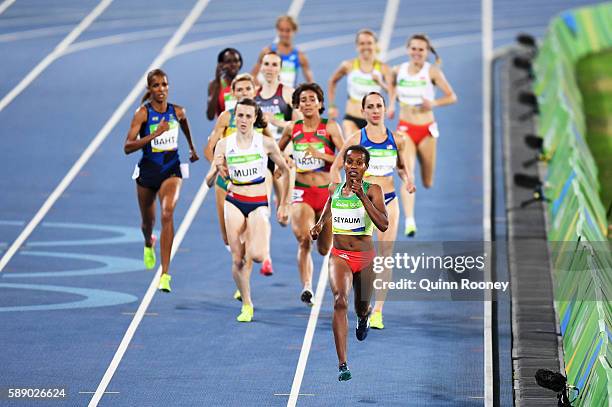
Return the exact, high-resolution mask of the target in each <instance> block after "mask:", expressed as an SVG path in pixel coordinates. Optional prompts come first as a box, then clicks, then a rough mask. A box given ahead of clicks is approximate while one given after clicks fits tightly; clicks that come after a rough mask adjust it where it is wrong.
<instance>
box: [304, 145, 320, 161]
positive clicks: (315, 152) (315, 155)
mask: <svg viewBox="0 0 612 407" xmlns="http://www.w3.org/2000/svg"><path fill="white" fill-rule="evenodd" d="M306 154H307V155H306V157H308V156H310V157H312V158H321V152H320V151H319V150H317V149H316V148H314V147H313V146H311V145H310V144H309V145H308V147H306Z"/></svg>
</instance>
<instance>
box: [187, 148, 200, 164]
mask: <svg viewBox="0 0 612 407" xmlns="http://www.w3.org/2000/svg"><path fill="white" fill-rule="evenodd" d="M199 159H200V157H198V153H197V152H196V151H195V150H189V161H191V162H192V163H193V162H196V161H198V160H199Z"/></svg>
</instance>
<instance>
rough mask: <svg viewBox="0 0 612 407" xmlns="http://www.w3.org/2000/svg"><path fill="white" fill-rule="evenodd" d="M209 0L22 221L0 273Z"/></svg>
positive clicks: (204, 0) (195, 11)
mask: <svg viewBox="0 0 612 407" xmlns="http://www.w3.org/2000/svg"><path fill="white" fill-rule="evenodd" d="M208 2H209V0H198V3H197V4H196V5H195V6H194V8H193V9H192V10H191V12H190V13H189V15H188V16H187V18H186V19H185V20H184V21H183V24H182V25H181V26H180V27H179V28H178V30H177V31H176V32H175V33H174V36H172V38H171V39H170V40H169V41H168V42H167V43H166V45H165V46H164V48H163V49H162V52H161V53H160V54H159V55H158V56H157V58H155V60H154V61H153V62H152V63H151V65H150V66H149V67H148V68H147V70H146V71H145V72H144V74H143V78H141V79H140V80H138V82H137V83H136V85H135V86H134V88H133V89H132V91H131V92H130V93H129V94H128V96H127V97H126V98H125V99H124V100H123V102H121V105H119V107H118V108H117V110H115V112H114V113H113V114H112V116H111V117H110V119H108V121H107V122H106V123H105V124H104V126H103V127H102V129H101V130H100V131H99V132H98V134H97V135H96V136H95V137H94V139H93V140H92V141H91V143H89V145H88V146H87V148H86V149H85V151H83V154H81V156H80V157H79V159H78V160H77V161H76V162H75V163H74V165H73V166H72V168H70V170H69V171H68V173H67V174H66V176H65V177H64V178H63V179H62V181H61V182H60V183H59V185H58V186H57V187H55V189H54V190H53V192H52V193H51V195H49V197H48V198H47V200H46V201H45V202H44V203H43V205H42V206H41V207H40V209H39V210H38V212H36V215H34V217H33V218H32V220H31V221H30V222H29V223H28V224H27V225H26V227H25V228H24V229H23V231H22V232H21V233H20V234H19V236H17V239H15V241H14V242H13V243H12V244H11V246H10V247H9V248H8V250H7V251H6V252H5V253H4V255H3V256H2V258H1V259H0V273H1V272H2V270H4V268H5V267H6V265H7V264H8V262H9V261H10V260H11V258H12V257H13V256H14V255H15V253H16V252H17V250H18V249H19V248H20V247H21V245H22V244H23V243H24V242H25V241H26V239H27V238H28V237H29V236H30V234H31V233H32V232H33V231H34V229H35V228H36V226H38V224H39V223H40V222H41V221H42V219H43V218H44V217H45V215H46V214H47V212H49V210H50V209H51V207H52V206H53V205H54V204H55V202H56V201H57V200H58V199H59V197H60V196H61V195H62V193H63V192H64V191H65V190H66V188H68V186H69V185H70V183H71V182H72V181H73V180H74V178H75V177H76V176H77V174H78V173H79V172H80V171H81V169H82V168H83V166H84V165H85V164H86V163H87V161H88V160H89V159H90V158H91V156H92V155H93V154H94V152H95V151H96V150H97V149H98V147H99V146H100V144H102V142H103V141H104V140H105V139H106V137H107V136H108V135H109V134H110V132H111V131H112V129H113V128H114V127H115V126H116V125H117V123H118V122H119V120H121V118H122V117H123V115H124V114H125V113H126V112H127V111H128V109H129V108H130V107H131V106H132V105H133V103H134V101H136V99H137V98H138V96H140V94H141V93H142V92H143V90H144V87H145V85H144V83H145V81H144V78H145V77H146V74H147V72H148V71H150V70H151V69H155V68H159V67H160V66H162V65H163V64H164V62H165V61H166V60H168V58H170V57H171V56H172V52H173V51H174V49H175V48H176V46H177V44H178V43H179V42H180V41H181V40H182V39H183V37H184V36H185V34H187V31H188V30H189V28H190V27H191V26H192V25H193V24H194V23H195V21H196V20H197V18H198V16H199V15H200V14H201V13H202V11H204V8H205V7H206V6H207V5H208Z"/></svg>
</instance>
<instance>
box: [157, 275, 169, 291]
mask: <svg viewBox="0 0 612 407" xmlns="http://www.w3.org/2000/svg"><path fill="white" fill-rule="evenodd" d="M170 280H172V276H170V274H168V273H164V274H162V275H161V277H160V279H159V287H158V288H159V291H163V292H165V293H169V292H170V291H172V290H171V289H170Z"/></svg>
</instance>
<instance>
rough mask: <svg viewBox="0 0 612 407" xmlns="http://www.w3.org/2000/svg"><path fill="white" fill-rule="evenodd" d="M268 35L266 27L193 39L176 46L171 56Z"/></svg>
mask: <svg viewBox="0 0 612 407" xmlns="http://www.w3.org/2000/svg"><path fill="white" fill-rule="evenodd" d="M269 37H270V30H269V29H267V30H261V31H254V32H250V33H242V34H234V35H228V36H225V37H218V38H210V39H206V40H202V41H194V42H190V43H187V44H183V45H181V46H180V47H177V48H176V50H175V51H174V53H173V54H172V57H176V56H179V55H182V54H186V53H189V52H194V51H199V50H201V49H204V48H210V47H214V46H217V45H222V44H226V43H230V44H231V43H235V42H241V41H248V40H254V41H255V40H262V39H266V38H269Z"/></svg>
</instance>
